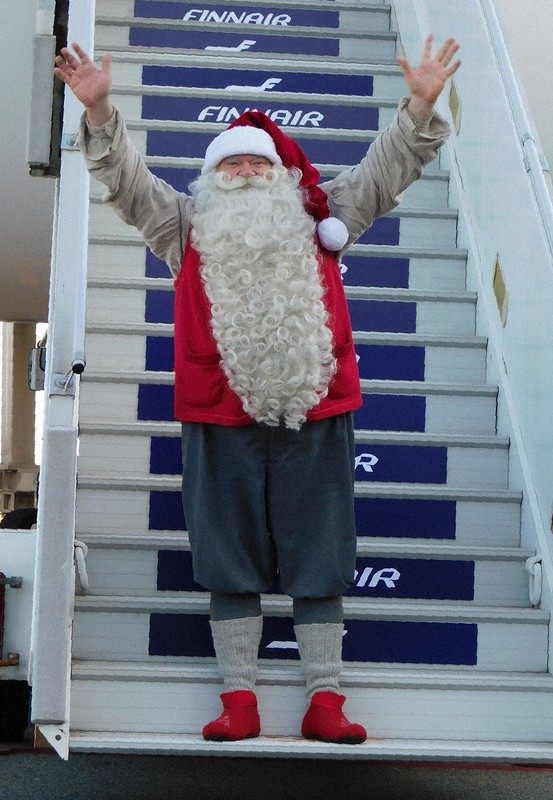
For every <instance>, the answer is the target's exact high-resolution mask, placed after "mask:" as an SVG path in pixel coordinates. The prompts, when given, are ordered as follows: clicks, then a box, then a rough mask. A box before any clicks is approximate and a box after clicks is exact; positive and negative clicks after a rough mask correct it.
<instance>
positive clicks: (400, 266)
mask: <svg viewBox="0 0 553 800" xmlns="http://www.w3.org/2000/svg"><path fill="white" fill-rule="evenodd" d="M150 257H151V258H152V260H153V261H155V263H156V270H158V271H159V270H160V271H161V272H158V274H162V275H163V276H165V277H170V272H169V268H168V267H167V266H165V265H162V263H161V262H160V261H158V260H157V259H154V257H153V256H150ZM148 258H149V256H148V253H147V249H146V247H145V246H144V243H143V242H142V240H141V239H140V238H139V237H137V236H129V235H125V236H117V237H107V236H104V235H99V236H92V237H90V240H89V254H88V275H89V278H90V279H94V278H101V279H104V278H113V274H114V273H113V270H114V264H117V270H118V272H117V274H118V276H119V277H120V278H121V279H124V278H142V277H144V275H145V270H146V274H148V272H147V270H148V266H147V262H148ZM342 266H343V267H344V266H345V267H346V268H347V269H346V270H345V271H343V275H342V277H343V279H344V284H345V285H355V286H360V285H373V286H391V287H394V286H397V287H398V288H402V287H403V288H411V289H414V290H425V289H431V290H440V291H450V290H451V291H453V292H460V291H463V290H464V288H465V266H466V252H465V251H463V250H421V249H416V248H404V247H402V248H399V247H395V246H385V245H353V246H352V247H351V248H350V250H349V251H348V253H347V254H346V255H345V257H344V258H343V260H342Z"/></svg>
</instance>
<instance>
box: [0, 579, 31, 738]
mask: <svg viewBox="0 0 553 800" xmlns="http://www.w3.org/2000/svg"><path fill="white" fill-rule="evenodd" d="M0 578H5V576H4V574H3V573H0ZM4 596H5V587H4V584H3V583H2V582H0V743H7V742H8V743H9V742H11V743H13V742H20V741H22V740H23V738H24V736H25V731H26V730H27V727H28V725H29V717H30V694H31V692H30V688H29V685H28V684H27V682H26V681H22V680H10V679H9V678H7V679H6V680H4V679H3V676H2V672H3V671H4V672H5V669H4V667H6V668H8V669H9V668H10V666H11V665H12V664H13V665H14V666H15V665H16V664H17V663H18V660H19V657H18V656H15V655H14V654H12V653H9V654H8V655H7V657H4V656H3V654H2V645H3V638H4Z"/></svg>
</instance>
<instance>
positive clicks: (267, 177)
mask: <svg viewBox="0 0 553 800" xmlns="http://www.w3.org/2000/svg"><path fill="white" fill-rule="evenodd" d="M281 169H282V168H281ZM281 174H282V173H281V172H280V171H279V170H278V169H276V168H275V167H271V168H269V169H268V170H266V171H265V172H264V173H263V175H250V176H249V177H245V176H243V175H236V176H235V177H234V178H233V177H231V176H230V175H229V174H228V172H224V171H221V172H216V173H215V185H216V187H217V188H218V189H224V190H225V191H229V192H231V191H234V189H243V188H244V187H245V186H251V187H253V188H254V189H268V188H269V187H270V186H271V185H273V184H274V183H275V181H276V180H278V178H279V177H280V176H281Z"/></svg>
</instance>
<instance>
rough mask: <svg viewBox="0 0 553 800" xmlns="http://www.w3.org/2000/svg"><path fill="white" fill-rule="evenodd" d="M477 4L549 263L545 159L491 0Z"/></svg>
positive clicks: (552, 235)
mask: <svg viewBox="0 0 553 800" xmlns="http://www.w3.org/2000/svg"><path fill="white" fill-rule="evenodd" d="M480 6H481V9H482V14H483V16H484V18H485V20H486V24H487V26H488V31H489V33H490V42H491V46H492V48H493V51H494V54H495V58H496V59H497V63H498V66H499V72H500V75H501V77H502V82H503V86H504V88H505V94H506V96H507V100H508V103H509V108H510V110H511V114H512V116H513V121H514V124H515V127H516V130H517V131H518V134H519V136H520V141H521V145H522V148H523V151H524V153H525V164H526V171H527V172H528V175H529V178H530V182H531V184H532V188H533V190H534V196H535V200H536V205H537V208H538V210H539V213H540V216H541V220H542V225H543V231H544V235H545V238H546V240H547V243H548V246H549V251H550V254H551V259H552V264H553V202H552V199H551V194H550V190H549V188H548V186H547V183H546V181H545V178H544V171H546V172H549V167H548V166H547V164H546V162H545V158H544V156H543V153H540V151H539V149H538V144H537V141H536V136H535V134H534V133H533V132H532V130H533V127H534V126H533V124H531V122H530V119H529V117H528V113H527V111H526V105H525V103H524V100H523V99H522V94H521V91H520V88H519V84H518V81H517V78H516V75H515V72H514V70H513V66H512V62H511V59H510V58H509V54H508V51H507V47H506V44H505V39H504V36H503V32H502V30H501V26H500V23H499V19H498V17H497V14H496V12H495V8H494V5H493V0H480Z"/></svg>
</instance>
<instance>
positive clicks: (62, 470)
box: [31, 0, 94, 750]
mask: <svg viewBox="0 0 553 800" xmlns="http://www.w3.org/2000/svg"><path fill="white" fill-rule="evenodd" d="M93 32H94V2H93V0H71V3H70V9H69V31H68V40H69V42H71V41H78V42H80V43H81V44H82V46H83V47H84V48H85V49H87V50H88V51H89V52H91V51H92V46H93ZM52 68H53V65H52ZM81 113H82V108H81V107H80V104H79V103H78V102H77V101H76V100H75V98H74V97H72V96H71V95H70V93H69V92H68V93H66V96H65V110H64V125H63V131H64V134H63V135H64V141H68V140H69V139H70V138H71V137H72V136H73V135H74V134H76V133H77V130H78V124H79V117H80V115H81ZM62 149H63V151H62V159H61V174H60V178H59V180H58V185H57V196H56V213H55V220H54V231H53V242H52V263H51V288H50V307H49V318H48V324H49V334H48V357H47V369H46V388H47V395H46V404H45V414H44V447H43V461H42V466H41V474H40V491H39V510H38V526H37V527H38V531H37V535H38V542H37V559H36V572H35V592H34V606H33V626H32V636H31V642H32V643H31V650H32V664H31V683H32V688H33V692H32V709H31V718H32V721H33V722H34V723H36V724H41V725H44V726H48V725H54V726H59V725H64V724H66V723H67V722H68V719H69V691H68V688H69V675H70V659H71V626H72V619H73V604H74V601H73V598H74V581H75V578H74V560H73V547H74V538H75V497H76V491H75V490H76V458H77V436H78V429H77V397H78V378H77V375H76V373H75V372H74V371H73V364H74V360H75V353H76V352H83V350H84V347H83V341H84V313H85V290H86V260H87V240H88V187H89V182H88V174H87V171H86V168H85V165H84V162H83V159H82V157H81V155H80V153H79V152H78V151H77V150H76V149H75V148H74V147H73V148H68V149H65V148H62ZM41 730H43V732H44V729H43V728H41ZM47 738H48V737H47ZM54 738H55V739H56V740H57V743H56V742H52V744H54V746H56V749H58V750H62V749H63V748H64V743H63V742H60V741H59V740H60V735H59V734H58V735H57V736H56V737H54Z"/></svg>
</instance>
